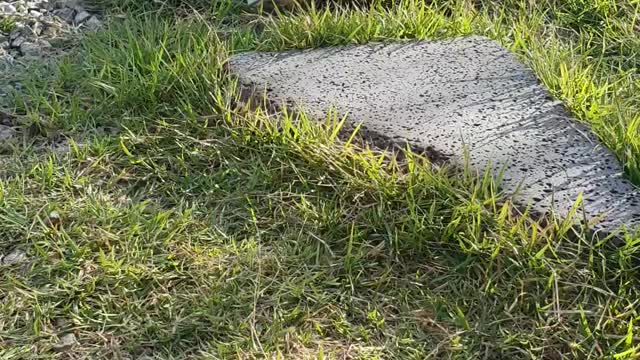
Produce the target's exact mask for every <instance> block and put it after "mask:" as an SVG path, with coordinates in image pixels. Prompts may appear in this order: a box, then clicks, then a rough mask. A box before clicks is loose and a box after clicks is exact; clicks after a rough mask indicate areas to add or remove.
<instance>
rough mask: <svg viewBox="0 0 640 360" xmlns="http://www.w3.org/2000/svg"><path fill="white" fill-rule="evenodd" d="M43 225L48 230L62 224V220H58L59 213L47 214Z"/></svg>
mask: <svg viewBox="0 0 640 360" xmlns="http://www.w3.org/2000/svg"><path fill="white" fill-rule="evenodd" d="M44 223H45V225H47V226H48V227H50V228H57V227H58V226H60V224H61V223H62V219H61V218H60V213H59V212H57V211H52V212H51V213H49V216H48V217H47V218H46V219H45V220H44Z"/></svg>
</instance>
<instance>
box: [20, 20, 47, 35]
mask: <svg viewBox="0 0 640 360" xmlns="http://www.w3.org/2000/svg"><path fill="white" fill-rule="evenodd" d="M42 27H43V26H42V23H41V22H39V21H34V22H33V23H32V24H30V25H29V26H26V27H25V28H24V29H23V30H22V34H23V35H25V36H28V37H36V36H40V34H42Z"/></svg>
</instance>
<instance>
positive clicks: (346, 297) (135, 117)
mask: <svg viewBox="0 0 640 360" xmlns="http://www.w3.org/2000/svg"><path fill="white" fill-rule="evenodd" d="M600 3H602V4H608V5H607V6H604V5H603V7H602V11H601V12H598V13H595V14H594V13H592V12H589V13H588V14H587V13H583V12H582V10H581V9H583V8H582V7H581V6H587V5H588V6H591V2H588V3H587V2H585V3H581V2H579V1H574V2H571V3H562V2H558V3H553V4H552V3H549V4H547V5H545V6H543V5H542V4H538V7H528V5H527V6H525V5H522V6H520V3H513V2H511V3H506V4H505V6H507V7H506V8H504V9H503V8H500V7H497V6H496V5H491V4H488V3H485V4H484V5H482V4H478V5H477V6H476V7H472V6H470V5H468V4H462V3H455V4H454V3H449V4H434V5H432V6H430V7H426V6H424V5H422V4H421V3H417V2H415V3H405V4H401V5H387V6H384V7H383V6H379V7H373V8H371V9H369V10H366V11H357V10H344V9H343V10H340V9H335V8H334V9H325V10H317V11H316V10H310V11H306V12H304V13H301V14H297V15H295V14H294V15H286V16H285V15H283V16H281V17H275V18H272V17H268V16H267V15H262V16H258V15H255V14H254V15H251V14H247V13H244V12H243V11H242V9H240V8H236V7H235V6H228V4H226V3H213V4H211V3H205V4H204V5H205V7H206V9H207V12H206V14H203V15H201V16H194V15H193V13H191V12H190V11H189V10H183V12H180V13H181V14H182V15H181V16H180V18H175V17H173V15H172V12H171V11H168V12H167V11H164V10H166V9H167V8H163V9H161V10H163V11H161V12H159V13H158V12H154V11H153V8H151V7H146V5H145V4H141V3H139V2H137V3H132V2H129V3H125V2H115V1H113V0H112V1H109V2H108V3H107V2H105V3H104V4H103V5H105V6H106V5H109V6H111V7H115V6H116V5H119V6H122V8H121V9H124V10H126V11H132V10H131V9H130V6H136V11H140V10H143V11H142V12H143V14H142V15H139V16H138V17H134V16H132V15H130V16H129V17H128V18H127V19H125V20H115V21H114V22H113V23H112V24H110V26H109V27H108V28H107V29H105V30H104V31H103V32H101V33H98V34H95V35H90V36H88V37H87V38H86V39H85V40H83V43H82V44H83V45H82V46H83V47H82V49H81V50H80V51H79V53H78V54H75V55H72V56H69V57H68V58H66V59H65V60H62V61H61V62H60V63H59V64H58V65H57V66H56V67H54V68H53V69H50V68H48V69H42V71H40V72H38V71H32V72H31V73H30V76H29V78H28V79H25V81H24V85H25V88H26V90H25V92H24V93H23V94H22V95H20V96H18V97H17V98H16V99H15V109H13V111H14V112H15V113H16V114H19V115H20V116H19V117H20V121H21V124H22V126H23V127H24V129H25V136H24V138H21V139H20V141H17V140H16V141H15V142H13V143H7V144H3V145H2V148H0V152H1V153H2V154H3V155H4V156H5V158H6V161H4V162H3V163H6V166H4V167H3V169H2V181H1V182H0V185H1V186H0V218H1V219H2V222H0V232H1V233H2V237H1V238H0V239H1V240H0V253H8V252H10V251H11V250H13V249H15V248H18V249H22V250H24V251H25V252H26V253H27V254H28V257H29V262H28V263H26V264H23V265H21V266H20V265H17V266H0V299H1V300H2V301H0V358H10V359H20V358H23V359H33V358H45V359H47V358H60V359H63V358H107V359H125V358H133V359H136V358H139V357H141V356H143V355H146V356H150V357H152V358H159V359H183V358H203V359H227V358H240V359H250V358H286V359H289V358H296V359H342V358H360V359H372V358H381V359H382V358H384V359H387V358H389V359H395V358H414V359H423V358H434V359H440V358H456V359H458V358H459V359H480V358H486V359H520V358H521V359H562V358H581V359H582V358H592V359H601V358H611V359H623V358H634V357H637V356H638V353H639V351H640V349H638V336H640V335H638V333H639V332H640V328H639V327H638V320H639V319H638V310H639V307H638V303H637V298H638V296H640V279H639V278H638V275H637V273H638V264H639V262H638V253H639V251H640V249H639V246H640V238H639V237H638V235H633V234H631V233H629V234H627V233H623V234H622V235H621V237H620V238H619V239H617V240H616V239H600V240H598V239H595V238H593V237H592V236H591V235H590V234H589V232H588V231H582V230H580V229H573V228H571V226H569V224H570V221H561V220H558V219H553V218H551V219H549V220H550V221H549V222H548V225H547V224H546V223H547V222H546V221H544V219H531V218H530V217H529V216H528V215H527V214H526V213H525V214H519V213H518V212H517V211H515V210H514V209H513V208H512V207H511V206H510V203H509V201H508V200H507V199H504V198H503V197H502V196H501V195H500V194H499V193H498V190H497V189H496V187H495V185H494V183H493V181H492V179H491V177H490V176H487V175H486V174H475V173H472V172H469V171H465V170H464V169H446V168H444V169H443V168H436V167H433V166H432V165H431V164H430V163H429V162H428V161H427V160H426V159H423V158H421V157H420V156H417V155H415V154H411V153H407V154H406V156H401V157H396V156H394V154H391V153H389V152H386V151H383V150H381V149H375V148H366V147H362V146H360V145H357V144H356V143H357V142H350V141H349V140H348V139H345V138H342V137H339V136H337V134H338V133H339V131H338V130H339V129H340V126H341V124H340V122H339V121H338V120H337V119H334V118H328V119H325V121H320V122H316V121H314V120H313V119H307V118H306V117H305V115H304V114H298V115H296V116H295V117H294V115H291V114H288V113H286V112H285V113H283V114H280V115H277V116H276V115H269V114H265V113H264V112H262V111H261V110H259V109H257V110H250V109H246V108H242V107H237V106H235V104H236V103H237V101H236V96H237V94H236V91H235V84H234V81H233V79H232V78H229V77H228V76H227V75H226V74H225V72H224V71H223V69H222V65H223V63H224V62H225V60H226V58H227V57H228V56H229V54H231V53H234V52H238V51H245V50H249V49H261V50H279V49H286V48H307V47H316V46H328V45H335V44H345V43H352V42H357V43H362V42H367V41H376V40H385V39H398V38H400V39H415V38H420V39H422V38H438V37H449V36H458V35H464V34H471V33H477V34H484V35H487V36H490V37H492V38H494V39H497V40H499V41H501V42H502V43H503V44H505V45H506V46H508V47H509V48H510V49H512V50H513V51H514V52H516V53H517V54H518V55H519V56H520V57H521V58H522V59H523V60H524V61H525V62H527V64H529V65H530V66H531V67H532V68H533V69H534V70H535V71H536V73H537V74H538V76H539V77H540V78H541V79H542V80H543V81H544V83H545V84H546V85H547V86H548V87H549V88H550V89H551V90H552V91H553V92H554V94H555V95H556V96H558V97H559V98H561V99H562V100H563V101H564V102H565V103H566V104H567V105H568V106H569V108H570V109H572V110H573V111H574V112H575V113H576V115H577V116H579V117H580V119H581V120H583V121H584V122H586V123H588V124H590V125H591V126H592V128H593V129H594V131H595V132H596V133H597V134H599V135H600V136H601V137H602V138H603V139H604V140H605V141H606V143H607V145H608V146H610V147H611V148H612V149H613V150H614V151H615V152H616V153H617V154H618V156H619V157H620V158H621V159H622V160H623V161H624V163H625V164H626V166H627V170H628V173H629V175H630V176H632V177H634V178H635V179H638V178H637V175H638V164H639V163H638V159H639V157H638V144H639V142H638V141H639V140H638V136H637V131H638V129H637V126H638V121H637V120H635V119H636V118H635V117H636V116H637V115H636V113H637V111H636V110H637V109H638V103H637V99H638V95H637V94H638V92H637V91H635V90H636V86H637V85H636V83H637V75H636V74H635V70H634V68H635V66H636V65H635V61H637V58H635V57H634V56H632V55H634V54H635V49H638V46H637V45H636V44H637V43H636V40H635V39H634V33H633V32H632V31H631V29H632V28H633V26H634V24H631V23H625V21H628V20H629V19H631V18H634V17H635V13H634V12H633V8H632V7H631V8H626V7H625V8H624V9H623V6H622V5H620V6H618V7H615V8H613V7H614V6H613V3H612V2H608V3H606V2H600ZM600 3H599V4H600ZM200 4H202V3H200ZM523 4H524V3H523ZM527 4H528V3H527ZM563 4H564V5H563ZM571 4H573V5H571ZM581 4H582V5H581ZM190 5H191V6H197V5H198V3H197V2H194V3H190ZM561 5H562V7H554V6H561ZM141 6H142V8H141ZM162 6H165V7H166V6H168V5H167V4H165V5H162ZM616 6H617V5H616ZM127 9H128V10H127ZM589 9H591V8H590V7H589ZM598 9H600V7H598ZM543 10H544V11H543ZM547 10H548V11H547ZM173 13H175V12H173ZM188 14H192V15H191V16H189V15H188ZM603 21H604V22H603ZM576 24H577V25H576ZM580 24H586V25H585V26H578V25H580ZM594 24H600V25H605V26H604V27H603V26H596V25H594ZM587 25H589V26H587ZM590 25H593V26H590ZM560 27H562V29H561V28H560ZM572 27H577V28H578V29H579V31H578V32H576V31H575V30H574V31H571V30H568V29H571V28H572ZM625 29H626V30H625ZM625 31H628V32H625ZM634 31H635V30H634ZM27 130H28V131H27ZM61 139H66V140H65V141H64V143H65V144H67V146H66V148H68V149H67V151H52V150H50V147H51V146H49V145H51V144H54V145H55V144H59V143H60V142H61ZM53 211H57V212H58V213H59V214H60V217H61V223H60V224H52V223H51V222H50V221H47V217H48V215H49V214H50V213H51V212H53ZM543 224H544V225H543ZM65 333H74V334H75V335H76V338H77V339H78V344H76V345H75V346H74V347H73V348H72V349H70V350H67V351H66V352H56V351H54V349H53V345H54V344H56V343H57V341H58V338H59V337H60V336H62V335H63V334H65Z"/></svg>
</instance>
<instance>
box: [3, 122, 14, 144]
mask: <svg viewBox="0 0 640 360" xmlns="http://www.w3.org/2000/svg"><path fill="white" fill-rule="evenodd" d="M15 135H16V129H14V128H12V127H11V126H6V125H0V141H3V142H4V141H7V140H10V139H12V138H13V137H14V136H15Z"/></svg>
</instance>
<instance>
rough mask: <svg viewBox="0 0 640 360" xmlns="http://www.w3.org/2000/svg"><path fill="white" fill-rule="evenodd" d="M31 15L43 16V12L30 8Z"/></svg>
mask: <svg viewBox="0 0 640 360" xmlns="http://www.w3.org/2000/svg"><path fill="white" fill-rule="evenodd" d="M29 15H30V16H33V17H35V18H39V17H41V16H42V13H41V12H40V11H38V10H29Z"/></svg>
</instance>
